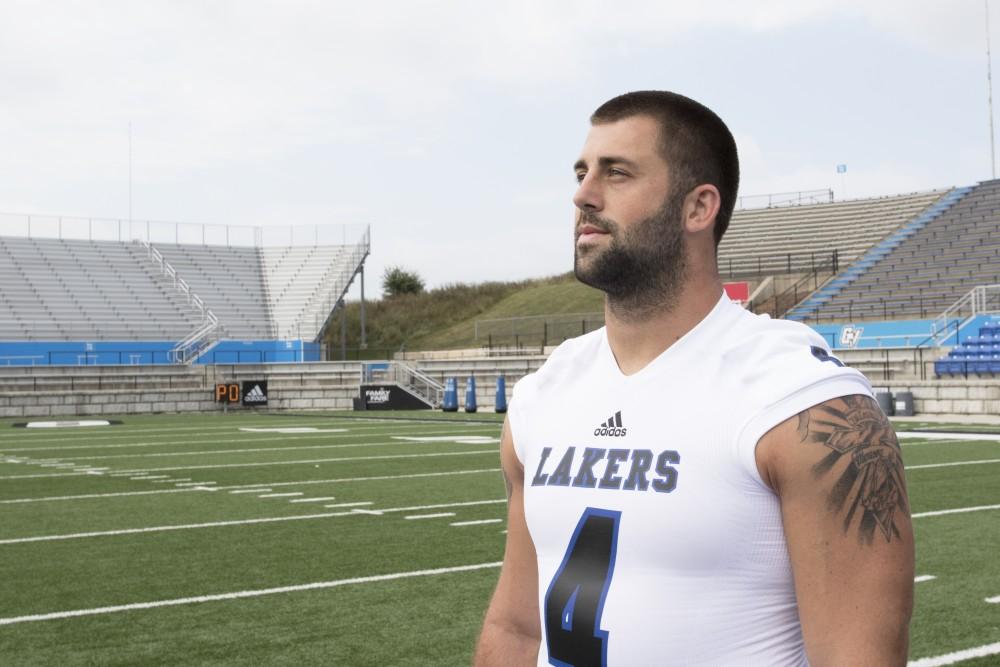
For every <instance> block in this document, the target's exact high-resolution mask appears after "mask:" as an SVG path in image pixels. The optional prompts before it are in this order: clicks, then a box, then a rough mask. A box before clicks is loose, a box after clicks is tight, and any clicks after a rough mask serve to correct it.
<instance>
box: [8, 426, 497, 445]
mask: <svg viewBox="0 0 1000 667" xmlns="http://www.w3.org/2000/svg"><path fill="white" fill-rule="evenodd" d="M444 423H447V422H443V421H438V422H436V424H434V425H432V424H430V423H427V424H426V425H427V426H428V427H429V428H434V427H435V426H436V425H438V424H444ZM482 423H483V424H484V425H487V426H495V427H496V428H500V422H497V423H495V424H489V423H487V422H482ZM274 424H275V422H273V421H272V422H267V423H261V424H256V423H247V424H242V423H240V424H228V425H226V426H177V427H163V428H143V427H134V428H124V429H123V428H121V427H117V428H115V429H114V432H112V433H109V432H108V431H107V430H104V431H99V432H95V431H90V432H86V431H75V432H73V433H72V434H69V433H67V434H65V435H61V436H56V435H52V434H51V432H49V433H43V432H41V431H38V432H33V431H32V432H28V431H20V430H19V432H18V433H9V432H8V433H0V449H3V445H2V443H3V442H5V441H13V442H32V443H35V442H55V443H59V442H80V441H82V440H89V439H94V440H95V441H98V442H106V441H108V440H121V439H123V438H142V437H150V436H152V437H169V436H170V434H171V433H175V432H182V431H184V432H187V431H203V432H205V433H206V434H209V433H213V432H220V433H224V432H227V431H228V432H229V433H232V434H236V433H239V432H240V429H241V428H245V427H247V426H269V425H270V426H274ZM329 425H330V424H327V423H323V424H319V423H309V424H290V425H288V426H287V427H286V428H296V427H298V428H310V427H312V428H321V427H324V426H329ZM460 425H461V426H462V427H466V426H467V427H473V428H474V427H477V426H479V424H476V423H471V422H462V423H461V424H460ZM379 429H387V432H390V433H391V432H394V431H398V430H399V429H398V428H394V427H392V426H387V425H386V423H385V421H384V420H383V421H381V422H379V423H375V422H372V423H369V424H367V425H361V426H357V425H355V426H353V431H354V432H355V433H366V432H369V431H377V430H379ZM157 434H160V435H157Z"/></svg>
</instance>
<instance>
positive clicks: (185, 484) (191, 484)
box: [174, 482, 215, 486]
mask: <svg viewBox="0 0 1000 667" xmlns="http://www.w3.org/2000/svg"><path fill="white" fill-rule="evenodd" d="M210 484H215V482H177V484H175V485H174V486H208V485H210Z"/></svg>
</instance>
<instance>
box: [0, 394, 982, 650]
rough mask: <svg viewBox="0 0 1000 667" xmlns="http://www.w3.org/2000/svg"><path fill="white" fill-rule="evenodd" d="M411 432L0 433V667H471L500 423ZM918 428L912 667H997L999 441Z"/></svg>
mask: <svg viewBox="0 0 1000 667" xmlns="http://www.w3.org/2000/svg"><path fill="white" fill-rule="evenodd" d="M415 415H417V413H407V414H406V415H401V414H399V413H396V414H385V415H384V417H388V418H380V419H374V418H371V415H370V414H369V415H358V414H357V413H354V414H352V413H341V414H330V415H315V414H311V415H282V416H272V415H266V414H245V413H244V414H231V415H160V416H148V417H121V418H118V419H119V420H120V422H121V423H119V424H114V425H112V426H105V427H84V428H52V429H36V428H22V427H15V426H13V424H14V421H21V422H23V421H25V420H23V419H22V420H0V663H2V664H3V665H60V666H65V665H159V664H163V665H166V664H170V665H176V664H199V665H204V664H219V665H223V664H224V665H250V664H255V665H258V664H259V665H302V664H323V665H352V666H353V665H463V664H469V662H470V660H471V656H472V651H473V647H474V642H475V639H476V635H477V633H478V630H479V626H480V623H481V621H482V616H483V612H484V610H485V608H486V605H487V602H488V600H489V596H490V594H491V592H492V589H493V586H494V584H495V582H496V578H497V575H498V573H499V562H500V560H501V558H502V556H503V544H504V529H505V521H506V520H505V515H506V505H505V498H504V484H503V481H502V478H501V475H500V470H499V465H498V445H499V435H500V422H499V418H498V417H496V416H494V415H490V414H480V415H465V414H464V413H459V414H457V415H451V416H449V415H443V414H441V413H436V414H432V413H422V414H420V415H419V417H418V418H414V417H415ZM447 417H452V418H450V419H449V418H447ZM912 426H913V425H912V424H911V425H907V427H912ZM900 428H903V426H900ZM933 428H935V429H937V430H939V431H942V433H935V434H927V433H920V434H916V437H905V438H903V439H901V442H902V443H903V452H904V460H905V463H906V466H907V479H908V484H909V490H910V498H911V505H912V507H911V510H912V512H913V516H914V519H913V522H914V527H915V530H916V535H917V575H918V579H917V581H918V583H917V584H916V595H917V604H916V611H915V614H914V619H913V623H912V626H911V664H914V665H921V666H923V667H930V666H932V665H946V664H962V665H969V666H971V667H979V666H983V665H1000V436H992V435H991V434H989V433H981V434H979V435H976V434H969V433H955V432H954V431H956V430H958V429H963V430H966V431H971V430H973V429H971V428H969V427H967V426H966V427H959V426H954V425H953V426H950V427H949V426H943V425H934V426H933ZM901 435H903V433H902V432H901ZM977 437H981V438H991V439H970V438H977Z"/></svg>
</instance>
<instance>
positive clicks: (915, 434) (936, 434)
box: [896, 431, 1000, 442]
mask: <svg viewBox="0 0 1000 667" xmlns="http://www.w3.org/2000/svg"><path fill="white" fill-rule="evenodd" d="M896 437H897V438H899V439H904V438H905V439H907V440H956V441H962V442H970V441H972V440H993V441H998V440H1000V433H944V432H941V431H933V432H932V431H925V432H922V433H921V432H919V431H896Z"/></svg>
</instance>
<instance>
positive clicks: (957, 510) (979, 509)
mask: <svg viewBox="0 0 1000 667" xmlns="http://www.w3.org/2000/svg"><path fill="white" fill-rule="evenodd" d="M984 510H1000V505H979V506H978V507H957V508H955V509H951V510H937V511H934V512H918V513H917V514H913V515H911V517H910V518H912V519H921V518H923V517H925V516H944V515H945V514H964V513H966V512H982V511H984Z"/></svg>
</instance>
